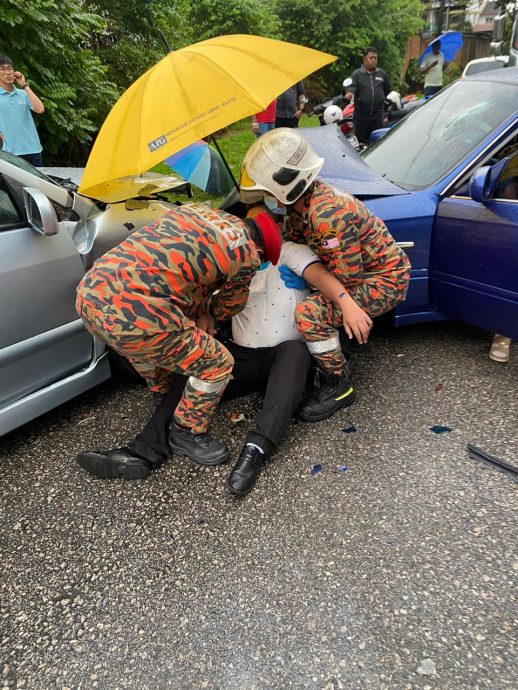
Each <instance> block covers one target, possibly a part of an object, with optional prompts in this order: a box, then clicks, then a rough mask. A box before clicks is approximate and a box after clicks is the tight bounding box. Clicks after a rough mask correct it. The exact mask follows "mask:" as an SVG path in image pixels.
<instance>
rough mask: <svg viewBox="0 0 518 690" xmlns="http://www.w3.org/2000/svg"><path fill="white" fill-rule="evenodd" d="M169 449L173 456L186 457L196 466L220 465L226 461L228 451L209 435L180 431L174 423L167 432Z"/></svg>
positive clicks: (185, 430) (222, 444)
mask: <svg viewBox="0 0 518 690" xmlns="http://www.w3.org/2000/svg"><path fill="white" fill-rule="evenodd" d="M169 448H170V449H171V451H172V452H173V453H174V454H175V455H186V456H187V457H188V458H190V459H191V460H192V461H193V462H196V463H197V464H198V465H205V466H209V467H211V466H213V465H222V464H223V463H224V462H226V461H227V460H228V456H229V454H230V451H229V449H228V448H227V446H226V445H225V444H224V443H220V442H219V441H216V439H215V438H212V436H211V435H210V434H207V433H204V434H191V432H190V431H188V430H187V429H181V428H180V427H179V426H178V425H177V424H175V422H173V423H172V424H171V431H170V432H169Z"/></svg>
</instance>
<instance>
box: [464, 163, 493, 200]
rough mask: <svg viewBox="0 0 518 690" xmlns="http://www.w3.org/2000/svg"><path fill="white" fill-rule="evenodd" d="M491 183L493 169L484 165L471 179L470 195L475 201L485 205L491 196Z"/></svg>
mask: <svg viewBox="0 0 518 690" xmlns="http://www.w3.org/2000/svg"><path fill="white" fill-rule="evenodd" d="M490 182H491V168H490V167H489V165H483V166H482V167H481V168H479V169H478V170H477V171H476V172H475V173H474V174H473V176H472V177H471V180H470V181H469V195H470V197H471V198H472V199H473V201H478V203H479V204H483V203H484V202H485V201H487V200H488V199H489V197H490V196H491V194H490V191H489V188H490Z"/></svg>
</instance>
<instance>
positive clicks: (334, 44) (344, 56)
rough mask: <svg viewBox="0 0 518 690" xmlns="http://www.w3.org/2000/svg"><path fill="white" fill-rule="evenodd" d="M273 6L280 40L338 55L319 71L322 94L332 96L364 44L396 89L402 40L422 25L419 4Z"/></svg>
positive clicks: (279, 1)
mask: <svg viewBox="0 0 518 690" xmlns="http://www.w3.org/2000/svg"><path fill="white" fill-rule="evenodd" d="M276 8H277V12H278V14H279V19H280V23H281V30H282V34H283V36H284V38H285V39H286V40H288V41H293V42H294V43H300V44H302V45H307V46H310V47H312V48H318V49H319V50H323V51H326V52H328V53H332V54H333V55H337V56H338V58H339V60H338V61H337V62H335V63H333V64H332V65H330V66H329V67H327V68H326V69H325V70H322V72H321V73H320V86H321V88H322V87H324V88H325V89H326V90H327V92H328V93H338V91H339V90H340V86H341V82H342V81H343V79H344V78H345V77H346V76H349V75H350V74H351V73H352V72H353V71H354V70H355V69H356V68H357V67H359V66H360V65H361V62H362V53H363V50H364V49H365V48H366V47H367V46H369V45H374V46H375V47H376V48H377V50H378V51H379V65H380V67H382V68H383V69H385V70H386V71H387V72H388V74H389V76H390V78H391V80H392V82H393V84H394V86H397V85H398V84H399V80H400V71H401V66H402V59H403V55H404V53H405V51H406V47H407V42H408V38H409V37H410V36H411V35H413V34H414V33H415V31H416V30H417V29H418V28H419V27H420V26H421V25H422V20H421V18H420V11H421V3H420V2H419V0H385V2H383V3H380V2H379V1H378V0H320V1H319V2H316V1H314V0H276Z"/></svg>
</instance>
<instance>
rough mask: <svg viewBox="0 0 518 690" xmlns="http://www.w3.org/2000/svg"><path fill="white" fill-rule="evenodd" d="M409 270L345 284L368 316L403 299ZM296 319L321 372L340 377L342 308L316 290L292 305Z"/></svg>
mask: <svg viewBox="0 0 518 690" xmlns="http://www.w3.org/2000/svg"><path fill="white" fill-rule="evenodd" d="M408 280H409V271H408V268H407V267H406V266H405V267H404V268H402V269H401V271H400V272H399V271H393V272H392V273H391V274H390V277H388V276H385V275H382V274H380V275H376V274H373V275H371V276H369V278H368V279H367V280H365V281H364V282H362V283H359V284H358V285H354V286H351V287H347V288H346V289H347V292H348V293H349V295H350V296H351V297H352V298H353V300H354V301H355V302H356V304H358V305H359V306H360V307H361V308H362V309H363V310H364V311H365V312H367V314H368V315H369V316H371V317H374V316H380V315H381V314H385V313H386V312H388V311H390V310H391V309H394V307H395V306H396V305H397V304H398V303H399V302H401V301H402V300H404V299H405V296H406V291H407V288H408ZM295 322H296V324H297V329H298V331H299V333H300V334H301V335H302V337H303V338H304V340H305V342H306V345H307V346H308V349H309V351H310V353H311V355H312V356H313V358H314V359H315V360H316V361H317V363H318V364H319V365H320V367H321V368H322V370H323V371H325V372H327V373H329V374H333V375H336V376H341V375H342V374H343V371H344V357H343V354H342V349H341V347H340V338H339V335H338V332H337V330H336V329H337V328H339V327H340V326H341V325H342V324H343V316H342V310H341V309H339V308H338V307H337V306H336V305H335V303H334V302H332V301H331V300H329V299H328V298H327V297H324V295H322V294H321V293H320V292H316V293H314V294H312V295H309V297H306V299H305V300H303V301H302V302H300V303H299V304H298V305H297V307H296V308H295Z"/></svg>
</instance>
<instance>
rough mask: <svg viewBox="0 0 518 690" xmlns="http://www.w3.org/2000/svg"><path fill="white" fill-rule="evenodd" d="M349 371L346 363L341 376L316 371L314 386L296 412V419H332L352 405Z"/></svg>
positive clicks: (349, 367)
mask: <svg viewBox="0 0 518 690" xmlns="http://www.w3.org/2000/svg"><path fill="white" fill-rule="evenodd" d="M351 369H352V367H351V365H350V363H349V362H347V363H346V365H345V372H344V374H343V375H342V376H332V375H331V374H326V373H324V372H323V371H321V370H317V375H316V381H315V385H314V386H313V388H312V390H310V392H309V393H308V395H307V397H306V399H305V401H304V402H303V403H302V405H301V406H300V407H299V409H298V410H297V417H298V418H299V419H301V420H302V421H303V422H320V421H322V420H323V419H327V418H328V417H332V416H333V415H334V413H335V412H338V410H340V409H342V407H349V405H352V404H353V402H354V397H355V396H354V389H353V385H352V376H351Z"/></svg>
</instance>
